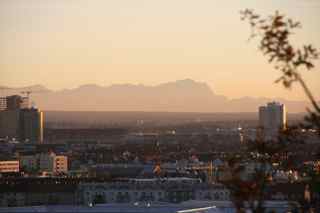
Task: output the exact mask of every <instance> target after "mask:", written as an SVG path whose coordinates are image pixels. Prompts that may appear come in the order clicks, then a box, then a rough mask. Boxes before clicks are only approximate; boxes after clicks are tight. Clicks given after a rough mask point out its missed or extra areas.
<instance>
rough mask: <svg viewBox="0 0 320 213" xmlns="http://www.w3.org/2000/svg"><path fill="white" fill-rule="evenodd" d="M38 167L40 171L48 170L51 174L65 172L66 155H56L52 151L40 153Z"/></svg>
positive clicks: (66, 167)
mask: <svg viewBox="0 0 320 213" xmlns="http://www.w3.org/2000/svg"><path fill="white" fill-rule="evenodd" d="M39 169H40V171H42V172H49V173H52V174H59V173H67V172H68V157H67V156H63V155H56V154H55V153H53V152H50V153H41V154H40V155H39Z"/></svg>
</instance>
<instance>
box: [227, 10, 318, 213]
mask: <svg viewBox="0 0 320 213" xmlns="http://www.w3.org/2000/svg"><path fill="white" fill-rule="evenodd" d="M241 19H242V20H245V21H248V22H249V24H250V26H251V35H250V39H253V38H260V43H259V50H260V51H261V52H262V53H263V54H264V55H265V56H266V57H267V58H268V61H269V63H274V67H275V69H276V70H280V71H281V73H282V75H281V77H280V78H278V79H277V80H276V83H279V82H280V83H282V84H283V85H284V87H285V88H290V87H291V86H292V84H293V83H296V82H297V83H298V84H300V85H301V87H302V88H303V90H304V92H305V94H306V96H307V98H308V99H309V101H310V102H311V105H312V109H309V108H307V112H308V116H306V119H305V120H306V124H307V125H305V124H304V127H307V128H315V129H317V131H318V135H319V136H320V107H319V103H318V102H317V101H316V100H315V98H314V96H313V94H312V92H311V91H310V89H309V88H308V86H307V84H306V83H305V81H304V80H303V78H302V76H301V74H300V70H301V69H307V70H311V69H313V68H314V61H315V60H316V59H318V57H319V52H318V50H317V49H316V48H314V47H313V46H312V45H304V46H303V47H302V48H295V47H294V46H293V45H292V44H291V41H290V39H289V38H290V35H292V34H293V31H294V30H295V29H297V28H300V27H301V24H300V23H299V22H295V21H293V20H291V19H289V18H286V17H285V16H284V15H281V14H280V13H279V12H277V11H276V12H275V14H273V15H271V16H269V17H268V18H261V17H260V15H258V14H256V13H254V11H253V10H249V9H246V10H244V11H241ZM292 130H293V131H292ZM295 132H296V131H294V129H292V128H291V129H290V128H289V131H286V132H283V135H282V137H281V138H279V140H282V142H286V143H270V142H266V141H264V140H263V138H259V137H258V138H257V139H256V141H254V142H253V143H250V145H249V146H248V147H247V150H246V152H247V153H246V154H245V155H244V156H243V157H245V158H247V159H249V160H251V161H253V162H255V163H258V164H259V165H260V166H259V167H258V168H257V169H256V170H255V173H254V174H253V176H252V177H251V179H250V180H249V181H248V180H247V181H244V180H242V179H241V178H240V174H241V172H242V171H243V167H242V166H241V165H240V164H239V163H236V162H230V165H232V172H233V178H232V181H231V182H230V183H229V187H230V189H231V191H232V192H233V199H234V204H235V206H236V208H237V212H243V211H244V210H243V209H244V207H245V203H246V204H247V205H246V207H247V208H248V207H249V208H250V209H251V210H252V212H256V213H261V212H264V211H265V209H264V208H263V202H264V198H265V197H264V191H265V186H266V185H267V184H268V176H269V174H268V172H267V165H268V164H269V165H270V164H271V163H272V160H273V159H274V158H275V157H279V156H281V154H282V153H283V152H285V151H286V149H287V147H288V146H290V142H291V141H294V139H295V138H296V137H297V136H296V135H293V133H295ZM289 139H290V140H289ZM249 153H254V156H250V155H249Z"/></svg>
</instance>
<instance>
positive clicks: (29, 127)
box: [0, 95, 43, 143]
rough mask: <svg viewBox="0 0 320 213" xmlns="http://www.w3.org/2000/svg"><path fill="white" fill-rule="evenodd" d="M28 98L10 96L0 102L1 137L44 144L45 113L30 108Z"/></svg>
mask: <svg viewBox="0 0 320 213" xmlns="http://www.w3.org/2000/svg"><path fill="white" fill-rule="evenodd" d="M28 106H29V100H28V98H27V97H21V96H17V95H15V96H8V97H6V98H5V99H4V98H1V100H0V109H1V110H0V137H2V138H9V139H13V138H15V139H17V140H19V141H27V142H33V143H42V142H43V112H41V111H40V110H39V109H35V108H28Z"/></svg>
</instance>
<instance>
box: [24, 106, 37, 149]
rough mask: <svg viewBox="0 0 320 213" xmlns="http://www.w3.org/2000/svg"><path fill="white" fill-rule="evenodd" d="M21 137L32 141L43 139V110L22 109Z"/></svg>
mask: <svg viewBox="0 0 320 213" xmlns="http://www.w3.org/2000/svg"><path fill="white" fill-rule="evenodd" d="M20 114H21V115H20V128H21V135H20V138H22V139H23V140H28V141H31V142H38V143H42V141H43V112H41V111H40V110H39V109H34V108H30V109H22V110H20Z"/></svg>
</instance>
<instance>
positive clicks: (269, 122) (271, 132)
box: [259, 102, 287, 139]
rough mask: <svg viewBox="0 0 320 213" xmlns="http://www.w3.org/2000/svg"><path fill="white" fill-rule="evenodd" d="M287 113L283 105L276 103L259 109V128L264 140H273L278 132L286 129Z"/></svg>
mask: <svg viewBox="0 0 320 213" xmlns="http://www.w3.org/2000/svg"><path fill="white" fill-rule="evenodd" d="M286 125H287V113H286V107H285V105H284V104H280V103H277V102H271V103H267V105H266V106H261V107H259V126H260V128H262V131H263V134H264V136H265V139H274V138H276V137H277V136H278V133H279V131H280V130H283V129H285V128H286Z"/></svg>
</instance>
